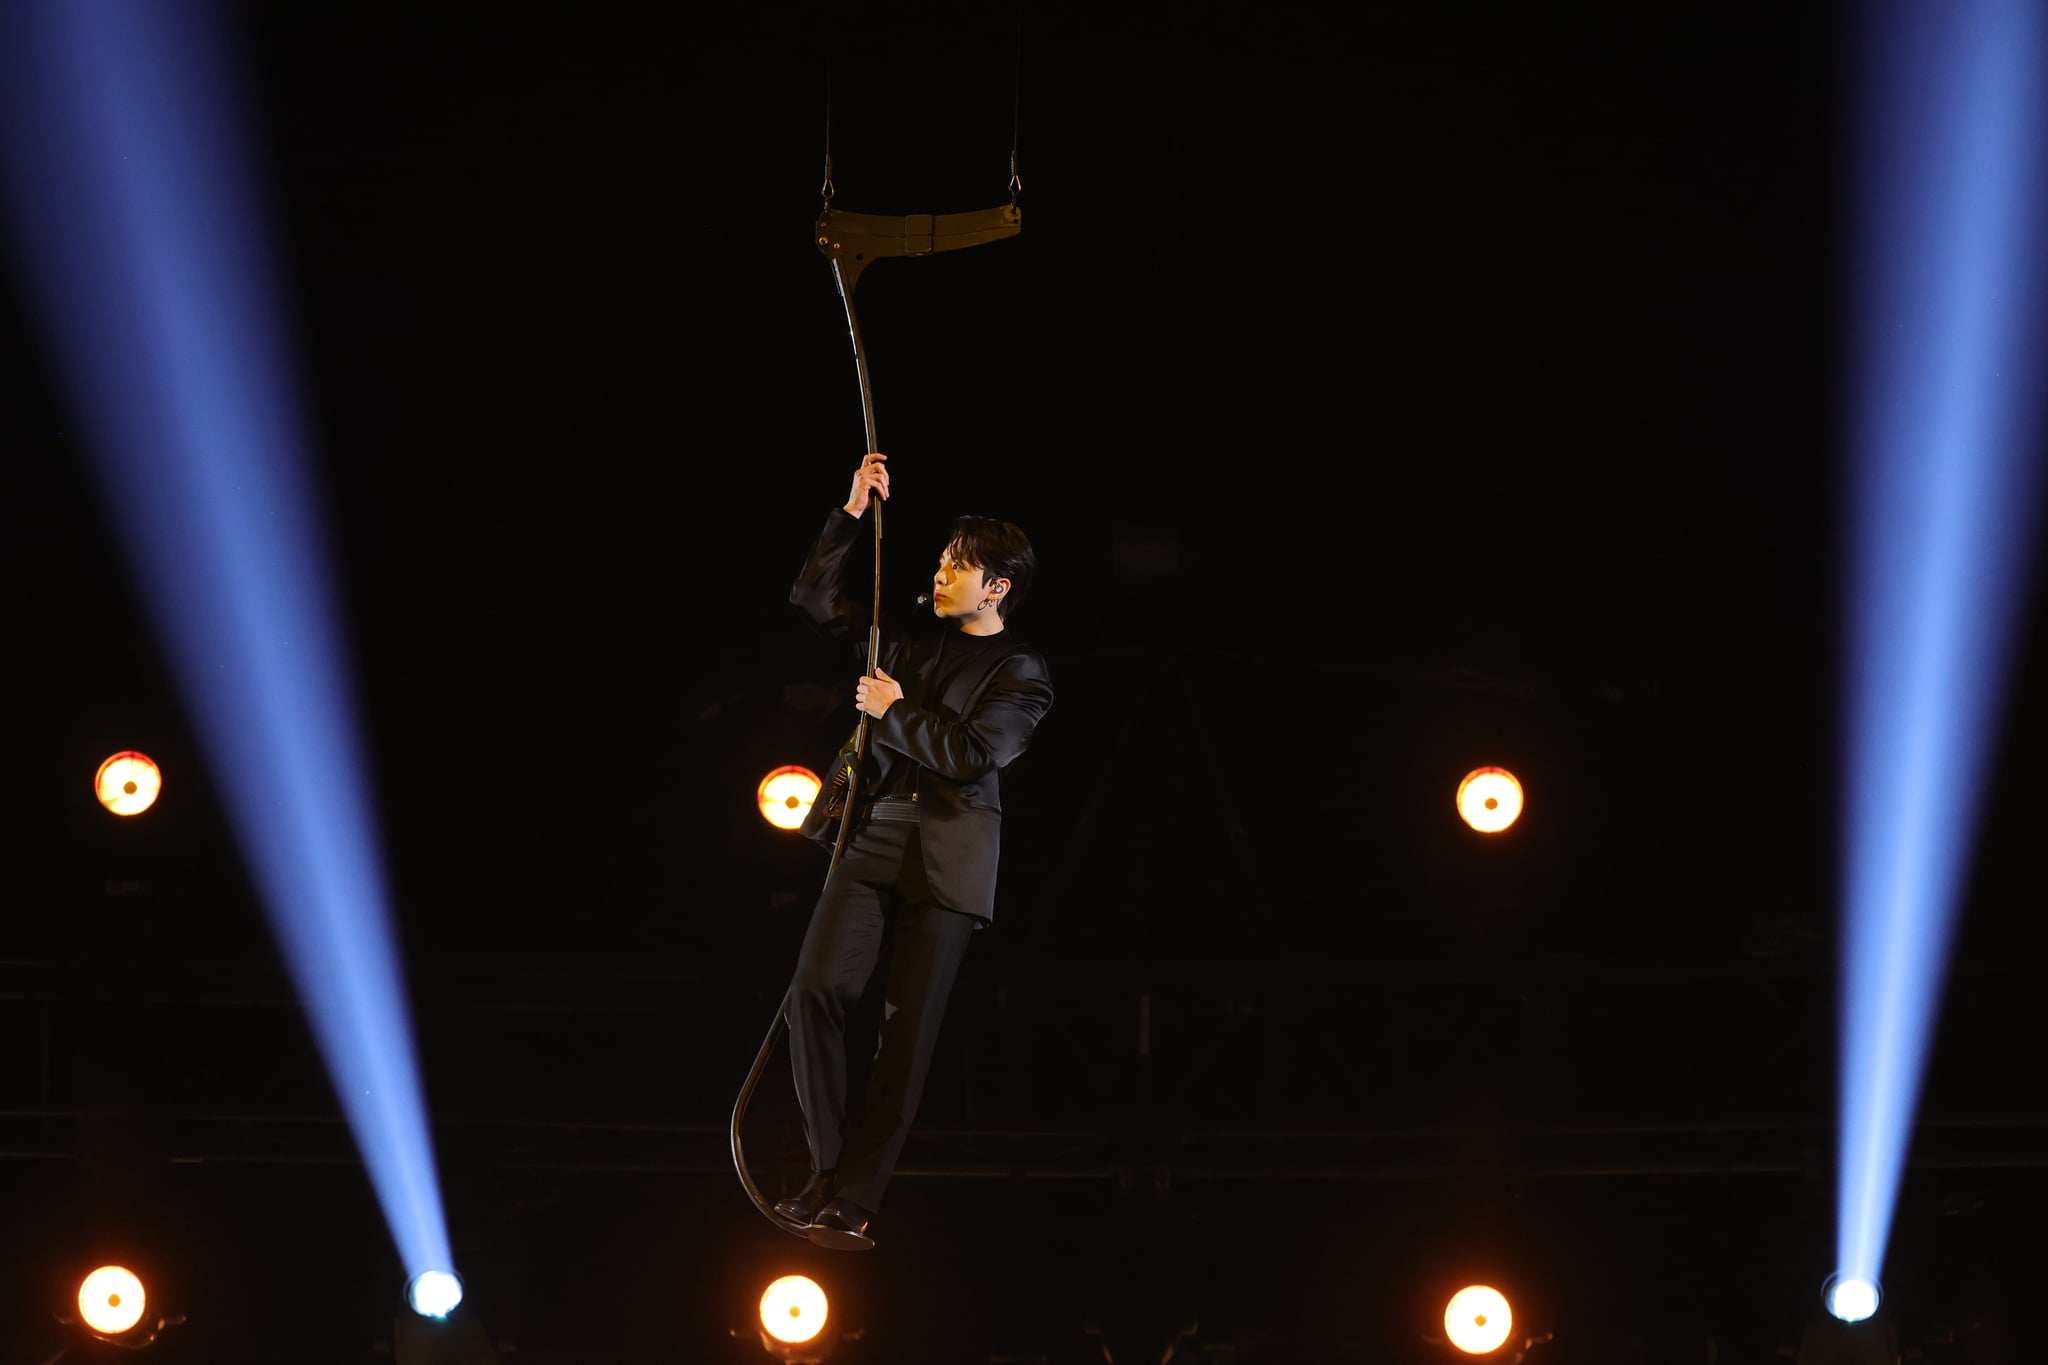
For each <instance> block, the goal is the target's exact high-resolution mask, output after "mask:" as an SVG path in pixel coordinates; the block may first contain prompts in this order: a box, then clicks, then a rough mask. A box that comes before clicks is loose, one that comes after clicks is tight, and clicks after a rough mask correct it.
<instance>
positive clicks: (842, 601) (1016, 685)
mask: <svg viewBox="0 0 2048 1365" xmlns="http://www.w3.org/2000/svg"><path fill="white" fill-rule="evenodd" d="M860 529H861V522H860V519H859V518H857V517H852V516H848V515H847V513H846V511H845V509H844V508H839V507H835V508H833V509H832V512H831V515H830V516H828V517H827V518H826V520H825V528H824V530H822V531H820V532H819V533H818V539H817V541H816V542H815V543H814V544H813V545H812V546H811V553H810V555H809V557H808V558H806V559H805V560H804V566H803V569H802V571H801V572H799V573H798V574H797V578H796V582H795V583H794V584H793V585H792V586H791V587H790V590H789V600H790V601H791V602H792V603H793V604H795V606H796V607H797V608H798V609H799V610H801V611H802V612H803V614H804V615H805V617H806V618H808V619H809V621H810V622H811V624H812V625H814V626H816V627H817V628H818V629H820V630H822V631H823V632H825V633H826V634H827V635H829V636H832V637H834V638H847V637H851V639H852V641H853V646H854V652H855V655H856V656H857V657H858V658H859V660H860V662H861V664H862V666H863V668H865V666H866V663H867V650H868V624H869V621H868V615H867V612H866V611H865V610H863V609H862V608H861V607H859V606H857V605H855V603H854V601H853V600H852V598H851V597H849V596H848V594H847V592H846V587H845V582H846V567H847V558H848V554H849V552H850V551H851V550H852V549H853V545H854V542H855V541H856V540H858V539H859V538H860V534H859V533H860ZM881 627H882V629H881V666H882V670H883V671H884V672H886V673H888V674H889V675H890V676H891V677H897V678H901V677H903V676H904V670H903V669H902V668H900V667H899V665H900V664H901V663H902V661H903V660H904V659H905V658H906V657H907V656H908V655H909V652H910V647H911V644H912V640H913V636H912V634H911V632H910V630H909V629H908V628H907V627H905V626H904V625H902V624H901V623H900V622H897V621H893V620H891V619H889V617H888V616H887V615H886V614H885V615H884V617H883V619H882V622H881ZM927 629H929V630H931V631H939V630H945V629H950V627H947V626H944V625H941V624H939V623H937V622H934V623H933V624H932V625H931V626H930V627H928V628H927ZM1013 637H1014V638H1013ZM919 638H921V633H920V637H919ZM1002 638H1003V639H1004V640H1005V641H1008V642H1009V648H1007V649H997V650H995V651H992V653H991V655H990V657H989V658H988V659H987V660H986V661H985V662H984V664H983V666H982V667H981V668H979V669H970V670H967V671H965V672H963V673H961V674H960V675H959V676H957V677H955V678H953V679H952V680H951V681H950V682H949V684H948V685H947V687H946V688H945V690H944V691H943V692H941V693H940V695H938V696H936V697H932V698H928V699H927V700H926V702H925V704H924V705H922V706H920V705H918V704H916V703H915V702H914V701H912V699H911V698H909V697H907V696H906V697H904V698H903V699H902V700H900V701H897V702H895V703H894V704H892V705H891V706H890V707H889V710H888V711H887V712H886V713H885V714H884V715H883V716H882V717H881V718H880V719H879V720H870V721H869V722H868V745H869V747H870V749H871V750H872V749H873V748H875V747H876V746H879V747H881V748H884V749H888V750H891V751H893V752H894V753H896V754H898V755H901V756H902V758H903V759H905V760H907V761H909V762H912V763H916V764H917V765H918V766H919V768H920V772H919V773H918V780H917V793H918V797H917V807H918V823H919V834H920V836H921V838H920V840H919V842H920V843H921V844H922V846H923V848H924V870H925V877H926V880H928V881H929V882H930V883H931V888H932V891H933V892H934V894H936V895H937V896H938V898H939V901H940V903H942V904H944V905H946V906H948V907H950V908H952V909H954V910H961V911H965V912H966V913H968V914H970V915H975V916H977V917H979V918H981V919H983V920H993V919H994V918H995V897H996V863H997V859H998V855H999V853H1000V851H1001V844H1002V826H1003V800H1002V781H1001V779H1002V773H1003V770H1004V769H1005V768H1007V767H1009V766H1010V764H1012V763H1014V762H1016V760H1017V757H1018V756H1019V755H1020V754H1022V753H1023V752H1024V750H1025V748H1026V746H1028V745H1029V744H1030V742H1031V734H1032V731H1033V730H1035V729H1036V728H1037V726H1038V722H1039V721H1040V720H1042V719H1044V717H1045V713H1046V712H1047V711H1048V710H1049V709H1051V707H1052V680H1051V677H1050V675H1049V673H1048V671H1047V669H1046V665H1045V659H1044V657H1043V656H1041V655H1040V654H1039V652H1038V651H1037V650H1036V649H1034V648H1033V647H1032V646H1031V645H1030V644H1029V643H1028V642H1026V641H1025V640H1024V639H1023V638H1022V637H1021V636H1016V635H1015V632H1014V631H1012V630H1010V629H1008V628H1005V629H1004V631H1003V632H1002ZM855 733H856V734H857V733H858V731H856V732H855ZM852 757H853V738H852V737H851V736H849V737H848V739H847V741H846V743H845V744H844V745H842V746H841V747H840V750H839V755H838V757H836V758H835V759H834V760H833V763H832V765H831V768H830V770H828V771H827V772H826V774H825V781H826V790H827V791H830V790H831V782H832V779H833V776H834V774H835V773H837V771H838V770H839V769H840V768H842V767H845V766H847V765H848V764H849V763H850V762H851V761H852ZM875 776H876V774H875V771H874V769H873V768H872V766H871V767H869V768H865V769H863V771H862V773H861V791H862V792H863V793H865V792H868V791H870V790H871V789H872V785H873V782H874V779H875ZM857 799H860V798H857ZM825 807H826V802H825V800H824V794H823V793H821V794H820V798H819V800H818V801H817V802H815V803H814V804H813V805H812V806H811V810H810V814H809V815H808V816H807V817H806V818H805V820H804V825H803V832H804V833H805V834H806V835H807V836H809V837H810V838H811V839H813V840H815V841H817V842H818V843H820V844H823V845H824V846H825V847H826V848H831V847H832V846H833V845H834V844H835V843H836V842H837V840H838V833H839V830H838V826H839V820H838V817H836V816H832V815H828V814H827V813H826V809H825Z"/></svg>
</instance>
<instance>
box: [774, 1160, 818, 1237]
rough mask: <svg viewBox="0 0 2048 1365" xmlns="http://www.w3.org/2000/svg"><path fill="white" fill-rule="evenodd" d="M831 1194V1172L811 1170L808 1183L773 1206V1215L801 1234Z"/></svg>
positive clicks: (814, 1218) (791, 1229)
mask: <svg viewBox="0 0 2048 1365" xmlns="http://www.w3.org/2000/svg"><path fill="white" fill-rule="evenodd" d="M831 1195H832V1172H831V1171H812V1172H811V1180H810V1183H809V1184H808V1185H805V1186H804V1187H803V1188H802V1189H800V1190H798V1191H797V1192H796V1193H795V1194H793V1195H791V1196H789V1198H787V1199H784V1200H783V1201H781V1202H780V1203H778V1204H777V1205H776V1206H775V1216H776V1217H777V1218H780V1219H781V1220H782V1221H783V1222H785V1223H787V1224H789V1225H790V1231H792V1232H794V1233H796V1234H798V1235H799V1236H801V1235H803V1233H804V1231H805V1230H806V1229H807V1228H809V1227H810V1225H811V1224H812V1222H813V1221H815V1220H816V1218H817V1216H818V1210H819V1209H821V1208H823V1207H825V1201H826V1200H827V1199H829V1198H830V1197H831Z"/></svg>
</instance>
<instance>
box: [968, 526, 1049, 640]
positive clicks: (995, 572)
mask: <svg viewBox="0 0 2048 1365" xmlns="http://www.w3.org/2000/svg"><path fill="white" fill-rule="evenodd" d="M956 547H957V549H958V550H959V554H960V558H961V560H962V561H963V562H964V563H965V564H966V565H967V566H968V567H969V568H974V569H980V570H981V575H982V577H983V578H984V579H988V578H1007V579H1009V580H1010V590H1009V591H1008V592H1006V593H1004V594H1003V595H1002V596H1001V597H999V598H997V599H996V615H998V616H1000V617H1002V618H1003V619H1004V620H1006V621H1007V620H1009V618H1010V613H1011V612H1012V611H1014V610H1016V608H1017V604H1018V603H1019V602H1021V601H1023V600H1024V594H1025V593H1026V592H1028V591H1030V589H1031V575H1032V572H1033V571H1034V570H1036V569H1037V568H1038V552H1037V551H1035V550H1033V549H1032V548H1031V541H1030V540H1029V539H1028V538H1027V537H1026V536H1025V534H1024V531H1023V528H1021V527H1019V526H1017V525H1016V524H1015V523H1013V522H1007V521H998V520H996V519H995V518H994V517H961V518H959V519H958V520H957V521H955V522H954V523H953V531H952V534H951V535H949V536H948V537H947V538H946V548H947V549H948V550H952V549H955V548H956Z"/></svg>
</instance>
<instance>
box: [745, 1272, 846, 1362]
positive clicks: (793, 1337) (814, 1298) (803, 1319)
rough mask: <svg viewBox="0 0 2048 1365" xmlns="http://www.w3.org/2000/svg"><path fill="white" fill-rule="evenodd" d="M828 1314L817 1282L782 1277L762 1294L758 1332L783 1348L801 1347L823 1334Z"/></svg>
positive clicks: (800, 1278)
mask: <svg viewBox="0 0 2048 1365" xmlns="http://www.w3.org/2000/svg"><path fill="white" fill-rule="evenodd" d="M830 1311H831V1307H830V1304H829V1302H828V1301H827V1300H826V1298H825V1291H824V1290H823V1289H822V1288H820V1287H819V1285H818V1282H817V1281H816V1280H813V1279H811V1278H810V1277H809V1276H806V1275H784V1276H783V1277H782V1278H781V1279H779V1280H777V1281H775V1282H774V1283H773V1284H771V1285H769V1286H768V1288H767V1289H766V1290H765V1291H763V1292H762V1294H761V1330H762V1331H764V1332H766V1333H767V1334H768V1335H769V1336H771V1337H773V1338H775V1339H776V1340H777V1341H779V1342H782V1343H784V1344H785V1345H790V1346H800V1345H802V1344H804V1343H805V1342H808V1341H812V1340H815V1339H816V1337H817V1335H818V1333H820V1332H822V1331H824V1330H825V1319H826V1318H827V1317H828V1316H829V1315H830Z"/></svg>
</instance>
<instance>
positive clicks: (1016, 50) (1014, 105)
mask: <svg viewBox="0 0 2048 1365" xmlns="http://www.w3.org/2000/svg"><path fill="white" fill-rule="evenodd" d="M1011 50H1012V56H1013V59H1014V61H1015V63H1016V68H1015V71H1014V73H1013V74H1012V76H1011V81H1010V207H1011V208H1016V207H1017V196H1018V195H1019V194H1022V193H1023V192H1024V182H1023V181H1022V180H1021V179H1019V178H1018V176H1017V133H1018V131H1019V130H1020V129H1021V128H1022V126H1023V122H1024V0H1017V36H1016V40H1015V41H1014V42H1013V43H1012V45H1011ZM828 146H829V144H828ZM828 155H829V152H828Z"/></svg>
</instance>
